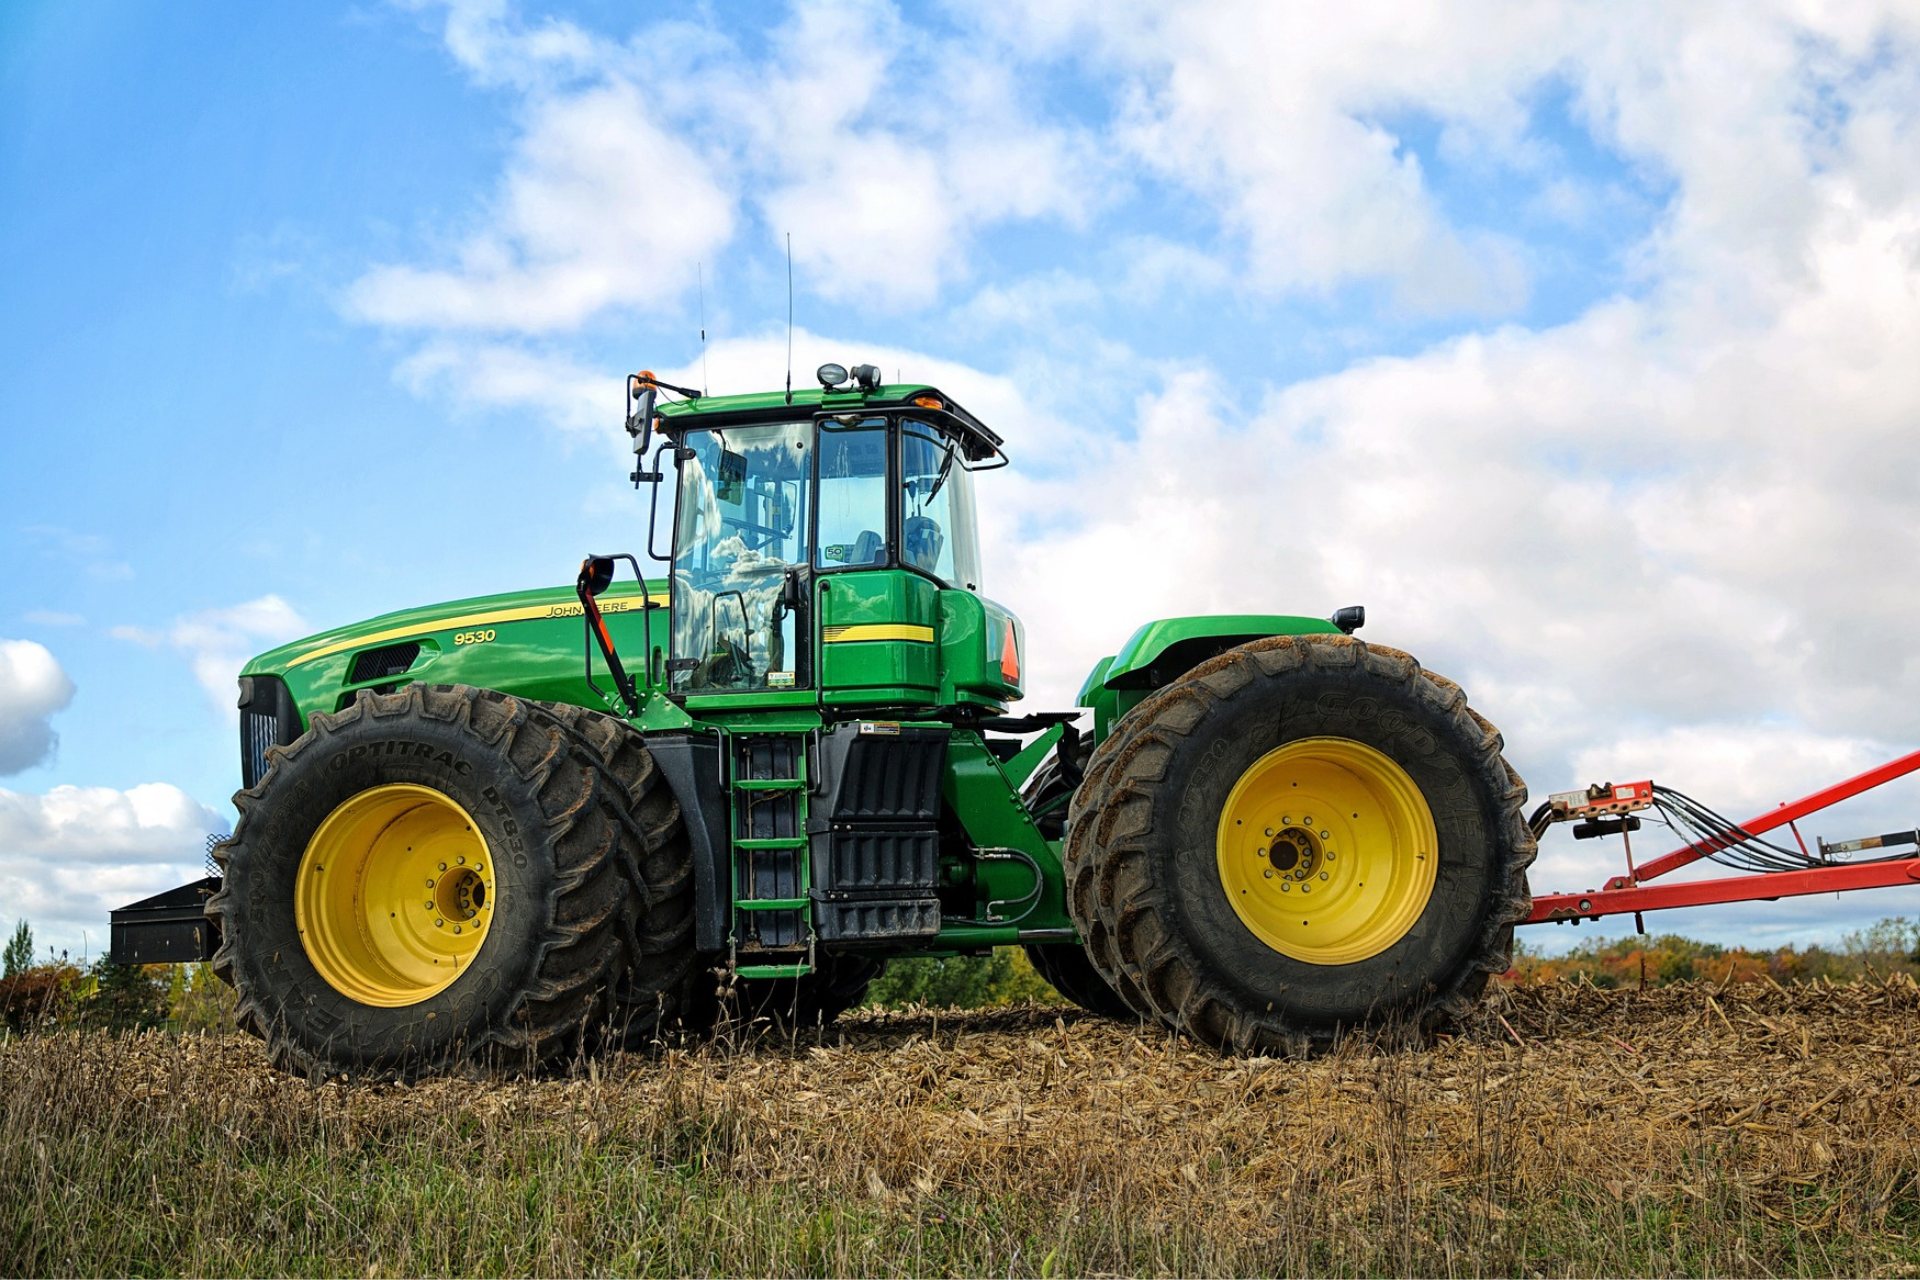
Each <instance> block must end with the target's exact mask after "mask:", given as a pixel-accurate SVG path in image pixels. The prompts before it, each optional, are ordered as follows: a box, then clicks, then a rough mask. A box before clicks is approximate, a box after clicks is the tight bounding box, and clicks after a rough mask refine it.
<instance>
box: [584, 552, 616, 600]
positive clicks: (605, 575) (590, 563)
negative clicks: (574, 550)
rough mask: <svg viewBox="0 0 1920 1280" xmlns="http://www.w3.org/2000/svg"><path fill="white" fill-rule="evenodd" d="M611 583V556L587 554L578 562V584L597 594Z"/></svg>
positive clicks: (593, 594)
mask: <svg viewBox="0 0 1920 1280" xmlns="http://www.w3.org/2000/svg"><path fill="white" fill-rule="evenodd" d="M612 584H613V557H612V556H588V557H587V558H586V559H585V560H582V561H581V562H580V581H579V586H580V587H581V588H583V589H584V590H585V591H586V593H587V594H588V595H590V596H597V595H599V594H600V593H601V592H602V591H605V590H606V589H607V588H608V587H609V586H611V585H612Z"/></svg>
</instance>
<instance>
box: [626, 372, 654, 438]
mask: <svg viewBox="0 0 1920 1280" xmlns="http://www.w3.org/2000/svg"><path fill="white" fill-rule="evenodd" d="M659 398H660V389H659V388H658V387H656V386H654V384H653V375H652V374H650V373H637V374H635V375H634V376H633V378H632V379H631V380H630V381H629V382H628V383H627V403H628V406H629V407H630V408H631V409H632V412H630V413H628V414H627V434H628V435H630V436H632V437H633V451H634V452H635V453H637V454H642V455H644V454H645V453H646V451H647V437H648V435H649V434H650V433H651V432H652V430H653V410H654V405H655V402H656V401H658V400H659ZM636 400H637V401H638V402H639V405H638V407H637V408H634V407H633V405H634V402H635V401H636Z"/></svg>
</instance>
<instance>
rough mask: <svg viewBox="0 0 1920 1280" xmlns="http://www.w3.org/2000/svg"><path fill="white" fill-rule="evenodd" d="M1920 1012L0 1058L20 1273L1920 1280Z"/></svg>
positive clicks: (1522, 1008) (915, 1023)
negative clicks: (532, 1049) (1329, 1029)
mask: <svg viewBox="0 0 1920 1280" xmlns="http://www.w3.org/2000/svg"><path fill="white" fill-rule="evenodd" d="M1917 1014H1920V991H1917V990H1916V988H1915V986H1914V985H1913V983H1911V982H1910V981H1907V980H1904V979H1894V980H1891V981H1889V982H1887V983H1885V984H1878V985H1876V984H1857V985H1851V986H1829V985H1825V984H1819V985H1811V984H1810V985H1807V986H1801V987H1790V988H1786V989H1781V988H1778V987H1773V986H1769V985H1766V984H1758V985H1751V986H1745V987H1735V988H1729V989H1725V990H1722V989H1718V988H1716V987H1714V986H1711V985H1705V984H1700V985H1688V986H1680V987H1670V988H1666V989H1663V990H1657V991H1649V992H1626V991H1601V990H1597V989H1594V988H1592V987H1588V986H1573V985H1557V986H1548V987H1543V988H1532V989H1519V990H1512V991H1506V992H1502V993H1500V994H1498V995H1497V996H1496V997H1495V998H1494V999H1493V1000H1492V1001H1490V1002H1489V1004H1488V1006H1487V1008H1486V1010H1485V1013H1484V1016H1482V1017H1481V1019H1480V1020H1479V1023H1478V1024H1477V1025H1476V1026H1475V1027H1474V1028H1472V1029H1471V1030H1470V1031H1469V1032H1468V1033H1467V1034H1464V1035H1462V1036H1460V1037H1459V1038H1456V1039H1452V1040H1447V1041H1443V1042H1442V1043H1440V1044H1439V1045H1437V1046H1435V1047H1433V1048H1430V1049H1427V1050H1424V1051H1412V1052H1408V1051H1389V1050H1387V1049H1382V1048H1374V1047H1369V1046H1364V1045H1349V1046H1348V1047H1347V1048H1346V1049H1344V1050H1343V1051H1342V1052H1340V1053H1339V1054H1337V1055H1335V1056H1332V1057H1328V1058H1323V1059H1320V1060H1316V1061H1312V1062H1306V1063H1299V1062H1287V1061H1279V1060H1273V1059H1240V1060H1230V1059H1222V1058H1218V1057H1215V1056H1213V1055H1212V1054H1210V1053H1205V1052H1198V1051H1195V1050H1194V1049H1192V1048H1191V1047H1188V1046H1186V1045H1183V1044H1181V1043H1178V1042H1175V1041H1173V1040H1170V1039H1169V1038H1168V1037H1166V1036H1164V1035H1161V1034H1155V1033H1152V1032H1146V1031H1141V1030H1138V1029H1133V1028H1123V1027H1118V1026H1115V1025H1113V1024H1110V1023H1103V1022H1099V1021H1096V1020H1093V1019H1089V1018H1084V1017H1080V1016H1078V1015H1075V1014H1073V1013H1069V1012H1065V1011H1062V1010H1058V1009H1052V1008H1040V1007H1027V1008H1016V1009H1012V1010H996V1011H992V1012H987V1013H975V1014H957V1015H939V1016H935V1015H932V1014H927V1013H918V1014H914V1013H908V1014H899V1013H894V1014H868V1015H864V1016H861V1017H858V1018H855V1019H852V1020H850V1021H849V1022H847V1023H846V1024H845V1026H844V1030H843V1032H839V1033H829V1039H828V1042H827V1043H824V1044H815V1043H812V1042H811V1041H802V1042H800V1043H797V1044H796V1043H791V1042H781V1041H771V1040H762V1041H759V1042H754V1043H746V1044H741V1043H716V1044H709V1045H702V1046H697V1047H694V1048H691V1049H685V1050H676V1051H672V1052H664V1053H662V1054H660V1055H658V1056H656V1057H628V1058H619V1059H614V1060H612V1061H610V1062H606V1063H600V1064H597V1065H590V1066H587V1067H584V1068H583V1069H582V1070H581V1071H579V1072H577V1073H575V1074H574V1075H572V1076H570V1077H568V1078H564V1079H551V1080H541V1081H510V1082H499V1081H492V1082H485V1081H461V1080H442V1081H435V1082H430V1083H427V1084H424V1085H421V1086H417V1087H414V1088H410V1089H409V1088H401V1087H392V1086H380V1087H375V1086H359V1087H348V1086H344V1085H339V1084H326V1085H320V1086H314V1085H310V1084H308V1083H306V1082H305V1081H301V1080H295V1079H291V1078H288V1077H286V1076H282V1075H279V1074H276V1073H274V1072H272V1071H270V1070H268V1069H267V1068H266V1067H265V1066H264V1064H263V1062H262V1058H261V1055H260V1053H259V1051H258V1049H257V1047H256V1046H255V1045H254V1044H252V1043H251V1042H249V1041H246V1040H243V1039H239V1038H236V1037H231V1036H206V1037H200V1036H186V1037H169V1036H164V1035H159V1034H148V1035H142V1036H136V1037H126V1038H121V1039H111V1038H108V1037H105V1036H102V1035H97V1034H96V1035H87V1034H78V1033H62V1034H59V1035H53V1036H43V1037H28V1038H25V1039H14V1040H12V1041H10V1042H7V1043H6V1044H4V1045H0V1108H3V1111H0V1126H3V1127H4V1132H0V1273H4V1274H29V1275H32V1274H85V1273H93V1274H98V1273H129V1274H143V1273H156V1274H178V1273H191V1274H228V1273H255V1274H260V1273H284V1274H306V1273H332V1274H345V1273H355V1274H359V1273H366V1274H391V1273H403V1274H456V1275H457V1274H483V1273H484V1274H491V1273H507V1272H532V1273H567V1274H582V1273H589V1272H593V1273H606V1272H634V1273H649V1274H652V1273H660V1274H677V1273H714V1272H719V1273H731V1274H791V1273H829V1274H869V1273H873V1274H899V1273H913V1274H927V1273H964V1274H995V1273H998V1274H1048V1275H1061V1274H1069V1273H1091V1272H1120V1273H1208V1274H1231V1273H1242V1274H1252V1273H1264V1274H1295V1273H1353V1274H1379V1273H1395V1274H1433V1275H1456V1274H1501V1273H1513V1274H1543V1275H1560V1274H1594V1273H1623V1274H1665V1273H1686V1274H1743V1275H1745V1274H1769V1273H1777V1274H1796V1275H1832V1274H1896V1275H1897V1274H1906V1275H1912V1274H1920V1267H1917V1266H1916V1264H1920V1183H1917V1182H1916V1175H1920V1151H1916V1142H1915V1138H1916V1135H1917V1134H1920V1095H1917V1094H1916V1089H1915V1086H1916V1084H1920V1044H1917V1043H1916V1035H1915V1028H1916V1015H1917Z"/></svg>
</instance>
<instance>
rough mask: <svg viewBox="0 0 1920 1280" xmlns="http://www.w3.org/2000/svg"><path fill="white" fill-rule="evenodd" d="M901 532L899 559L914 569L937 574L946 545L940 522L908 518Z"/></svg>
mask: <svg viewBox="0 0 1920 1280" xmlns="http://www.w3.org/2000/svg"><path fill="white" fill-rule="evenodd" d="M902 532H903V533H904V534H905V537H904V538H902V539H901V542H902V546H901V548H900V558H901V559H902V560H903V561H905V562H906V563H908V564H910V565H912V566H913V567H914V568H916V569H920V570H923V571H925V572H927V573H934V574H937V573H939V571H940V553H941V551H943V550H944V549H945V548H946V545H947V536H946V534H944V533H942V532H941V531H940V522H939V521H937V520H935V519H933V518H932V517H931V516H908V517H907V523H906V527H905V528H904V529H903V530H902Z"/></svg>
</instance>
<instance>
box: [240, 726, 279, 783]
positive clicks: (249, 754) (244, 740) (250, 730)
mask: <svg viewBox="0 0 1920 1280" xmlns="http://www.w3.org/2000/svg"><path fill="white" fill-rule="evenodd" d="M279 745H280V717H278V716H276V715H274V714H273V713H272V712H267V713H265V714H262V713H261V712H258V711H242V712H241V713H240V782H241V785H242V786H247V787H250V786H252V785H253V784H254V783H256V782H258V781H260V779H262V778H264V777H266V776H267V748H268V747H275V746H279Z"/></svg>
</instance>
